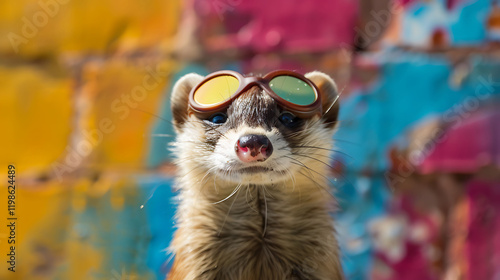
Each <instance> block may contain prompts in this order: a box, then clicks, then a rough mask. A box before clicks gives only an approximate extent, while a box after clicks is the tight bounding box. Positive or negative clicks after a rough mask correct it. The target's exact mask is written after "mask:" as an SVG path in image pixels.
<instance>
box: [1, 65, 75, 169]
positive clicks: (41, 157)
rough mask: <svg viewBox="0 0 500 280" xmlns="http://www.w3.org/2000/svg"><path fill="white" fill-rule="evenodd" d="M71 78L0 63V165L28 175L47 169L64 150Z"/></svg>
mask: <svg viewBox="0 0 500 280" xmlns="http://www.w3.org/2000/svg"><path fill="white" fill-rule="evenodd" d="M72 90H73V84H72V82H71V79H70V78H68V77H66V76H64V75H62V74H60V73H53V72H51V71H47V69H41V68H38V67H36V66H18V67H7V66H1V65H0V92H1V94H0V111H1V112H2V114H0V123H1V124H2V129H3V131H4V134H3V136H2V137H0V147H2V154H1V155H0V165H2V166H6V165H7V164H8V163H15V164H16V165H17V168H18V169H20V170H22V172H20V176H28V175H30V174H36V173H40V172H46V171H48V170H49V168H50V167H49V164H50V163H51V162H53V161H55V160H57V159H58V158H59V157H60V156H61V155H62V154H63V152H64V150H65V148H66V146H67V142H68V139H69V134H70V133H71V121H72V109H73V105H72V102H73V101H72V99H71V95H72Z"/></svg>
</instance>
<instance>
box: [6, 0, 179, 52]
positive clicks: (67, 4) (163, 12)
mask: <svg viewBox="0 0 500 280" xmlns="http://www.w3.org/2000/svg"><path fill="white" fill-rule="evenodd" d="M180 9H181V7H180V1H179V0H168V1H162V0H147V1H133V0H125V1H120V0H87V1H76V0H39V1H36V0H20V1H1V2H0V54H4V55H5V54H6V55H10V54H17V55H19V56H21V57H37V56H40V55H56V54H58V53H60V52H68V51H69V52H82V51H83V52H97V53H104V52H105V51H108V50H110V49H137V48H144V47H153V46H158V45H159V44H165V43H166V42H167V41H169V40H171V37H172V35H174V34H175V31H176V29H177V24H178V22H179V17H180Z"/></svg>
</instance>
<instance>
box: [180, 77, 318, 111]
mask: <svg viewBox="0 0 500 280" xmlns="http://www.w3.org/2000/svg"><path fill="white" fill-rule="evenodd" d="M253 86H259V87H260V88H261V89H263V90H264V91H265V92H266V93H267V94H269V96H271V97H272V98H274V100H276V101H277V102H278V104H279V105H280V106H281V107H282V108H283V109H284V110H286V111H289V112H291V113H293V114H295V115H296V116H298V117H301V118H307V117H311V116H313V115H315V114H319V115H321V100H320V95H319V92H318V89H317V88H316V86H315V85H314V83H313V82H311V81H310V80H309V79H307V78H306V77H304V76H303V75H301V74H299V73H296V72H293V71H288V70H278V71H273V72H270V73H268V74H266V75H265V76H263V77H257V76H243V75H241V74H240V73H238V72H234V71H218V72H214V73H212V74H210V75H208V76H207V77H206V78H205V79H204V80H203V81H201V82H200V83H199V84H198V85H197V86H196V87H194V88H193V89H192V90H191V92H190V94H189V105H190V106H189V107H190V110H191V111H193V112H194V113H195V114H197V115H198V116H201V117H209V116H210V115H211V114H213V113H216V112H220V111H222V110H224V109H226V108H227V107H229V105H230V104H231V103H232V102H233V100H234V99H236V98H237V97H238V96H239V95H240V94H242V93H243V92H245V91H246V90H248V89H250V88H251V87H253Z"/></svg>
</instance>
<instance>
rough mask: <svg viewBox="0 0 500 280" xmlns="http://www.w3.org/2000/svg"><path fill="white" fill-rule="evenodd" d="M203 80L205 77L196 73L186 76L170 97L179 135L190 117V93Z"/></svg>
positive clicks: (179, 81)
mask: <svg viewBox="0 0 500 280" xmlns="http://www.w3.org/2000/svg"><path fill="white" fill-rule="evenodd" d="M202 80H203V76H200V75H198V74H195V73H190V74H187V75H184V76H183V77H182V78H180V79H179V80H178V81H177V83H175V85H174V88H173V90H172V96H171V97H170V104H171V108H172V119H173V123H174V128H175V130H176V132H177V133H179V132H181V128H182V126H183V124H184V123H185V122H186V120H187V117H188V105H189V92H190V91H191V89H192V88H193V87H195V86H196V85H197V84H198V83H200V82H201V81H202Z"/></svg>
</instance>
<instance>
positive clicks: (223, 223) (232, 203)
mask: <svg viewBox="0 0 500 280" xmlns="http://www.w3.org/2000/svg"><path fill="white" fill-rule="evenodd" d="M239 186H240V187H241V185H239ZM237 189H238V190H239V189H240V188H237ZM239 193H240V192H239V191H237V192H236V196H235V197H234V200H233V202H231V205H230V206H229V209H228V210H227V214H226V217H225V218H224V221H223V222H222V226H221V227H220V230H219V233H218V234H217V236H220V233H221V232H222V229H223V228H224V225H225V224H226V220H227V217H228V216H229V212H231V209H232V208H233V205H234V202H235V201H236V200H237V199H238V194H239Z"/></svg>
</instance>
